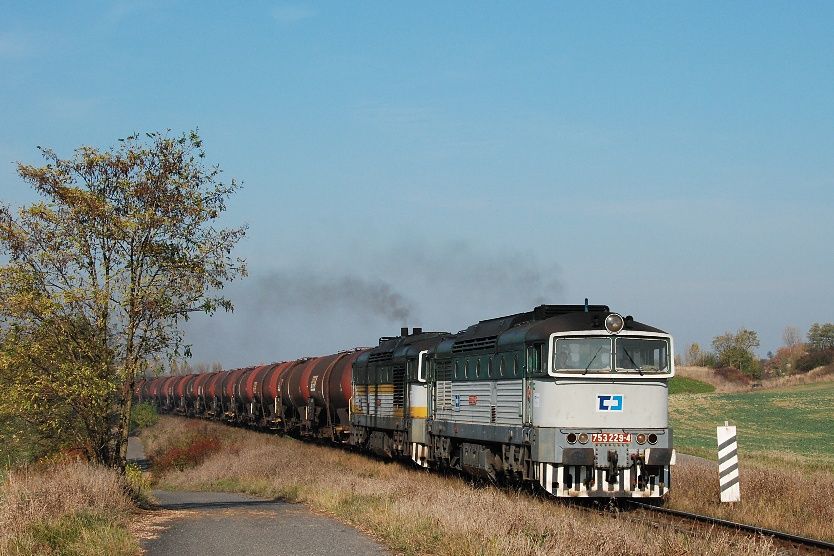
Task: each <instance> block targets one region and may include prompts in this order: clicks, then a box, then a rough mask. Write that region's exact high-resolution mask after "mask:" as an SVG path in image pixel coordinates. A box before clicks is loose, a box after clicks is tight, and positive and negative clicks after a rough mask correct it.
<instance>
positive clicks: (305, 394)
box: [281, 356, 332, 411]
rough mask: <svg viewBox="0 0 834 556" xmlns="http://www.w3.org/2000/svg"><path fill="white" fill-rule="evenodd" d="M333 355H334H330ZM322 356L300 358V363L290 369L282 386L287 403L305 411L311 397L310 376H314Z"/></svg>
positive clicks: (282, 393) (282, 394)
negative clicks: (314, 370)
mask: <svg viewBox="0 0 834 556" xmlns="http://www.w3.org/2000/svg"><path fill="white" fill-rule="evenodd" d="M330 357H332V356H330ZM319 359H321V358H320V357H312V358H310V359H307V360H300V363H299V364H298V365H295V366H294V367H293V368H292V369H290V371H289V373H288V374H287V379H286V380H285V381H284V383H283V386H282V388H281V397H282V399H283V400H284V403H285V404H287V403H288V404H289V405H290V406H292V407H294V408H296V409H297V410H299V411H303V408H305V407H307V401H308V400H309V399H310V377H312V376H313V369H314V368H315V366H316V363H318V362H319Z"/></svg>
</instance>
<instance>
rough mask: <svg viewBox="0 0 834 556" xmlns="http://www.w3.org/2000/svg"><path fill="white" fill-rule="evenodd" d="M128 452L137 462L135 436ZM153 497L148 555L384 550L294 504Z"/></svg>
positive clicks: (237, 497)
mask: <svg viewBox="0 0 834 556" xmlns="http://www.w3.org/2000/svg"><path fill="white" fill-rule="evenodd" d="M137 445H138V447H137ZM131 448H132V449H131ZM128 453H129V457H130V458H131V459H132V460H134V461H136V462H137V463H140V465H141V462H142V460H144V454H143V453H142V451H141V444H140V443H139V442H138V439H131V444H129V446H128ZM154 497H156V499H157V501H158V502H159V506H160V508H161V510H157V511H155V512H152V513H154V514H155V516H154V517H155V519H154V521H156V525H155V526H154V527H152V533H151V534H150V535H148V537H149V538H146V539H143V541H142V548H143V549H144V550H145V554H147V555H148V556H167V555H173V554H176V555H178V556H179V555H182V556H189V555H194V556H197V555H200V556H203V555H205V554H246V555H247V556H261V555H263V556H267V555H278V554H282V555H283V554H286V555H291V554H299V555H305V556H343V555H344V554H372V555H374V554H378V555H384V554H388V551H387V550H385V548H384V547H382V546H381V545H380V544H379V543H377V542H376V541H374V540H372V539H370V538H369V537H367V536H365V535H363V534H362V533H360V532H359V531H357V530H355V529H353V528H351V527H348V526H347V525H344V524H342V523H339V522H338V521H335V520H333V519H330V518H327V517H323V516H319V515H316V514H314V513H312V512H310V510H308V509H307V508H305V507H304V506H302V505H299V504H288V503H286V502H280V501H276V500H263V499H259V498H254V497H251V496H246V495H243V494H234V493H225V492H185V491H161V490H158V491H154Z"/></svg>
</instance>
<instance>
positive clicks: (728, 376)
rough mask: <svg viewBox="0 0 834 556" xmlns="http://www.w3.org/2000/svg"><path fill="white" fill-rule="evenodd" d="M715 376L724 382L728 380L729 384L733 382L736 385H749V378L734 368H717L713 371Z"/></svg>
mask: <svg viewBox="0 0 834 556" xmlns="http://www.w3.org/2000/svg"><path fill="white" fill-rule="evenodd" d="M715 374H716V375H718V376H720V377H721V378H723V379H724V380H729V381H730V382H735V383H738V384H750V376H749V375H746V374H744V373H743V372H741V371H740V370H738V369H736V368H735V367H719V368H717V369H715Z"/></svg>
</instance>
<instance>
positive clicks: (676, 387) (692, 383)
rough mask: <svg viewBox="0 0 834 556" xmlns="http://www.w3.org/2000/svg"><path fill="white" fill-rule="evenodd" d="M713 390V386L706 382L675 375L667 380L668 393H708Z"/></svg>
mask: <svg viewBox="0 0 834 556" xmlns="http://www.w3.org/2000/svg"><path fill="white" fill-rule="evenodd" d="M710 392H715V386H713V385H712V384H709V383H707V382H703V381H700V380H696V379H694V378H688V377H685V376H676V377H673V378H672V379H671V380H670V381H669V394H709V393H710Z"/></svg>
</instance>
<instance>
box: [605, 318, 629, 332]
mask: <svg viewBox="0 0 834 556" xmlns="http://www.w3.org/2000/svg"><path fill="white" fill-rule="evenodd" d="M624 325H625V320H623V317H622V316H620V315H618V314H617V313H611V314H610V315H608V316H607V317H605V329H606V330H607V331H609V332H610V333H612V334H616V333H617V332H619V331H620V330H622V329H623V326H624Z"/></svg>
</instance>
